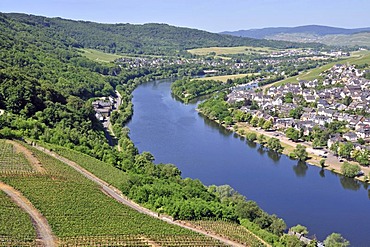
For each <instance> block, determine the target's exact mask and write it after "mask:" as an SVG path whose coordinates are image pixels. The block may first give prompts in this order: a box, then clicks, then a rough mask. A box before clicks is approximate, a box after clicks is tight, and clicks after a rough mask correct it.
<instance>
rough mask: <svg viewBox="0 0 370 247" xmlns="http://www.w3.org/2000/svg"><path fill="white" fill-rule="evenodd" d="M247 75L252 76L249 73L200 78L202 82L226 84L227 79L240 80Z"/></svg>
mask: <svg viewBox="0 0 370 247" xmlns="http://www.w3.org/2000/svg"><path fill="white" fill-rule="evenodd" d="M257 74H258V73H255V75H257ZM249 75H253V74H252V73H250V74H237V75H219V76H210V77H204V78H201V79H202V80H214V81H222V82H226V81H227V79H236V78H242V77H246V76H249Z"/></svg>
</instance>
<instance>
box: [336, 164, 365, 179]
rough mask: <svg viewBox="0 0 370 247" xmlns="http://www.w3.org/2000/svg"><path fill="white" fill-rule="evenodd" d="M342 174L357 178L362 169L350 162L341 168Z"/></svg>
mask: <svg viewBox="0 0 370 247" xmlns="http://www.w3.org/2000/svg"><path fill="white" fill-rule="evenodd" d="M340 170H341V172H342V173H343V175H344V176H346V177H350V178H353V177H356V175H357V174H358V173H359V172H360V171H361V168H360V167H359V166H358V165H352V164H350V163H348V162H344V163H343V165H342V167H341V168H340Z"/></svg>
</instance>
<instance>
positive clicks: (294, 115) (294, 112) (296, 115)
mask: <svg viewBox="0 0 370 247" xmlns="http://www.w3.org/2000/svg"><path fill="white" fill-rule="evenodd" d="M302 114H303V107H302V106H298V107H297V108H294V109H292V110H290V112H289V116H290V117H292V118H294V119H300V118H301V116H302Z"/></svg>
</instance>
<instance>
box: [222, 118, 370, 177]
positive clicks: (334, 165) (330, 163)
mask: <svg viewBox="0 0 370 247" xmlns="http://www.w3.org/2000/svg"><path fill="white" fill-rule="evenodd" d="M222 126H224V127H225V128H227V129H229V130H231V131H234V132H235V133H237V134H238V135H239V136H242V137H246V134H247V133H251V132H253V133H256V134H263V135H264V136H266V137H268V138H272V137H274V138H278V139H279V140H280V142H281V145H282V146H283V147H284V150H283V152H282V153H283V154H285V155H287V156H289V154H290V153H291V152H292V151H293V149H294V148H295V147H296V145H297V144H301V145H303V146H305V147H306V151H307V153H308V154H309V158H308V160H307V161H306V162H307V163H308V164H310V165H314V166H318V167H322V166H321V165H320V160H322V159H324V158H323V157H321V156H320V154H322V153H323V152H324V151H327V150H320V149H314V148H312V146H311V145H309V143H307V142H293V141H292V140H290V139H289V138H287V137H286V136H285V134H283V133H280V132H277V131H266V130H263V129H258V128H254V127H251V126H250V125H248V124H247V123H237V124H235V125H234V127H230V126H226V125H224V124H222ZM235 126H236V127H235ZM242 130H243V131H242ZM326 155H327V158H325V166H324V167H322V168H323V169H325V170H329V171H332V172H334V173H337V174H340V175H343V174H342V172H341V166H342V164H343V162H340V160H339V159H338V158H337V157H335V156H334V155H333V154H332V153H331V152H329V151H328V153H327V154H326ZM348 162H349V163H351V164H357V163H356V162H350V161H348ZM360 168H361V170H362V171H363V172H364V174H365V175H368V174H370V167H364V166H360ZM365 175H364V176H360V177H355V179H356V180H359V181H361V182H365V183H370V181H369V180H368V179H367V180H366V179H365Z"/></svg>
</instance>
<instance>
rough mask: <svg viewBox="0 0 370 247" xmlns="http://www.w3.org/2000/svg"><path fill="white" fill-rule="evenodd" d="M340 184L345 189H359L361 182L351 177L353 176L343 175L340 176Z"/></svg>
mask: <svg viewBox="0 0 370 247" xmlns="http://www.w3.org/2000/svg"><path fill="white" fill-rule="evenodd" d="M340 184H341V185H342V187H343V188H344V189H347V190H355V191H356V190H359V189H360V188H361V184H360V182H359V181H357V180H355V179H353V178H349V177H344V176H341V178H340Z"/></svg>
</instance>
